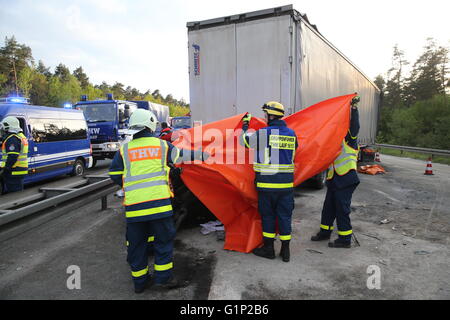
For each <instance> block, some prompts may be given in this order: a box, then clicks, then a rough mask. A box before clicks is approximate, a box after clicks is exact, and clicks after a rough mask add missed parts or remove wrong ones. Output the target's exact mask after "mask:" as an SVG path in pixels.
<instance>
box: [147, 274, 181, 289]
mask: <svg viewBox="0 0 450 320" xmlns="http://www.w3.org/2000/svg"><path fill="white" fill-rule="evenodd" d="M188 284H189V282H188V281H180V280H178V279H177V278H175V277H171V278H170V279H169V280H168V281H166V282H164V283H155V285H154V288H155V290H172V289H177V288H181V287H186V286H187V285H188Z"/></svg>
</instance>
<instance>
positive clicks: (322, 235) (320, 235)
mask: <svg viewBox="0 0 450 320" xmlns="http://www.w3.org/2000/svg"><path fill="white" fill-rule="evenodd" d="M330 236H331V232H330V231H325V230H323V229H320V231H319V232H317V234H316V235H315V236H312V237H311V241H323V240H329V239H330Z"/></svg>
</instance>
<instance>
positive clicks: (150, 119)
mask: <svg viewBox="0 0 450 320" xmlns="http://www.w3.org/2000/svg"><path fill="white" fill-rule="evenodd" d="M157 122H158V120H157V118H156V116H155V115H154V114H153V112H151V111H148V110H145V109H137V110H136V111H134V112H133V113H132V114H131V116H130V120H129V122H128V127H129V128H130V129H132V130H139V131H141V130H144V128H146V127H147V128H149V129H150V130H151V131H152V132H155V130H156V123H157Z"/></svg>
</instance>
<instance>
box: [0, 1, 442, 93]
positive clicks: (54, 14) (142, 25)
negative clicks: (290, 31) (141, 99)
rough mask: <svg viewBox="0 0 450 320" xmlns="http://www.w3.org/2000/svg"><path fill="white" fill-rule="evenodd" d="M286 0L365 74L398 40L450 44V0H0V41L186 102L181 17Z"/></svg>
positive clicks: (412, 56) (95, 77)
mask: <svg viewBox="0 0 450 320" xmlns="http://www.w3.org/2000/svg"><path fill="white" fill-rule="evenodd" d="M287 4H293V5H294V9H296V10H297V11H299V12H301V13H302V14H304V13H306V14H307V16H308V19H309V21H310V22H311V23H312V24H315V25H316V26H317V27H318V29H319V31H320V32H321V34H322V35H323V36H324V37H325V38H327V40H329V41H330V42H331V43H332V44H333V45H334V46H335V47H337V48H338V49H339V50H340V51H341V52H342V53H344V54H345V55H346V56H347V57H348V58H349V59H350V60H351V61H352V62H353V63H354V64H355V65H356V66H358V67H359V68H360V69H361V70H362V71H363V72H364V73H365V74H366V75H367V76H368V77H370V78H371V79H374V78H375V77H376V76H377V75H378V74H382V75H385V74H386V71H387V70H388V69H389V68H390V67H391V60H392V52H393V47H394V45H396V44H397V45H398V46H399V48H400V49H401V50H403V51H404V52H405V58H406V59H407V60H408V61H409V62H410V63H411V65H412V64H413V63H414V62H415V61H416V59H417V58H418V57H419V55H420V54H421V53H422V52H423V46H424V45H425V43H426V38H428V37H433V38H434V39H435V40H436V41H437V43H438V44H439V45H443V46H447V47H450V19H449V17H448V12H450V1H448V0H427V1H423V0H409V1H408V0H405V1H404V0H377V1H367V0H366V1H362V0H340V1H336V0H326V1H325V0H303V1H294V0H284V1H272V0H226V1H215V0H189V1H182V0H0V46H3V45H4V39H5V37H11V36H15V37H16V39H17V41H18V42H19V43H21V44H26V45H28V46H29V47H31V49H32V52H33V57H34V59H35V60H36V62H38V61H39V60H42V61H43V62H44V64H45V65H46V66H48V67H51V70H52V71H53V70H54V68H55V67H56V66H57V65H58V64H59V63H63V64H65V65H66V66H67V67H69V69H70V70H71V71H73V70H74V69H75V68H77V67H78V66H82V67H83V69H84V70H85V72H86V74H87V75H88V76H89V78H90V81H91V83H93V84H100V83H101V82H102V81H106V82H107V83H108V84H110V85H112V84H114V83H115V82H120V83H122V84H124V85H125V86H128V85H129V86H132V87H135V88H137V89H139V90H140V91H141V92H145V91H147V90H149V89H150V90H151V91H153V90H155V89H159V90H160V92H161V94H163V95H164V96H165V95H167V94H169V93H170V94H172V95H173V97H174V98H176V99H181V98H183V99H184V100H185V101H187V102H189V77H188V49H187V43H188V38H187V28H186V23H187V22H188V21H200V20H207V19H213V18H218V17H224V16H229V15H234V14H239V13H245V12H250V11H257V10H262V9H267V8H273V7H278V6H282V5H287Z"/></svg>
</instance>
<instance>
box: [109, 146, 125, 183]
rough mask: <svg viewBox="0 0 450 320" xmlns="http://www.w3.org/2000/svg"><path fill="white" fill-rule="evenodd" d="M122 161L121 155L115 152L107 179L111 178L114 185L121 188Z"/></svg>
mask: <svg viewBox="0 0 450 320" xmlns="http://www.w3.org/2000/svg"><path fill="white" fill-rule="evenodd" d="M123 170H124V167H123V159H122V155H121V154H120V151H117V152H116V154H115V155H114V159H113V161H112V163H111V166H110V167H109V177H110V178H111V180H112V181H114V183H115V184H117V185H119V186H121V187H123V185H122V184H123V180H122V175H123Z"/></svg>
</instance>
